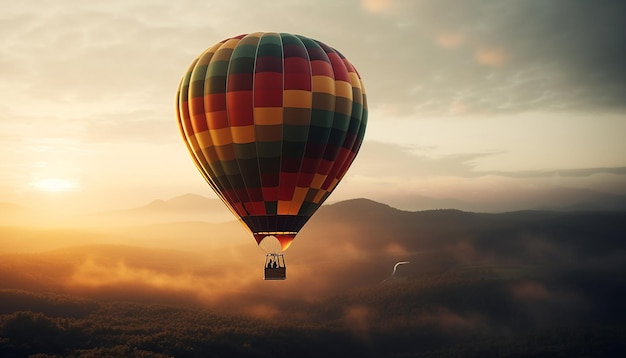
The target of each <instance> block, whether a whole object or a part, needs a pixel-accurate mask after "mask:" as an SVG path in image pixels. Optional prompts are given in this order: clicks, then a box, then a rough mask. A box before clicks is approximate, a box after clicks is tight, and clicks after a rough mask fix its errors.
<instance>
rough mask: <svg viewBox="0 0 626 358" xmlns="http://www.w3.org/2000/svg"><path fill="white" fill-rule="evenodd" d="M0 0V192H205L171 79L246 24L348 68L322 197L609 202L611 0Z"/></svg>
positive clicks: (615, 88)
mask: <svg viewBox="0 0 626 358" xmlns="http://www.w3.org/2000/svg"><path fill="white" fill-rule="evenodd" d="M0 5H1V8H2V9H3V10H2V12H1V13H0V123H1V124H2V125H1V126H0V202H9V203H16V204H20V205H25V206H31V207H41V208H50V209H54V210H67V211H100V210H114V209H121V208H128V207H133V206H139V205H143V204H145V203H148V202H150V201H152V200H154V199H168V198H172V197H175V196H178V195H182V194H185V193H196V194H200V195H204V196H207V197H215V196H214V195H213V193H212V192H211V190H210V188H209V187H208V185H207V184H206V183H205V182H204V181H203V179H202V177H201V176H200V174H199V173H198V172H197V170H196V168H195V167H194V165H193V163H192V161H191V159H190V157H189V154H188V153H187V151H186V148H185V146H184V144H183V142H182V140H181V136H180V134H179V132H178V127H177V123H176V115H175V108H174V100H175V95H176V89H177V86H178V82H179V81H180V78H181V77H182V76H183V74H184V73H185V71H186V70H187V68H188V66H189V65H190V64H191V62H192V61H193V59H194V58H195V57H196V56H197V55H199V54H200V53H201V52H202V51H204V50H205V49H206V48H208V47H210V46H211V45H213V44H214V43H216V42H218V41H221V40H223V39H225V38H228V37H232V36H236V35H239V34H244V33H251V32H256V31H275V32H289V33H296V34H301V35H305V36H307V37H311V38H314V39H317V40H320V41H322V42H324V43H326V44H328V45H330V46H332V47H334V48H336V49H337V50H339V51H340V52H341V53H342V54H344V55H345V56H346V57H347V58H348V59H349V60H350V61H351V62H352V64H354V66H355V67H356V68H357V70H358V71H359V73H360V74H361V76H362V78H363V81H364V84H365V88H366V91H367V96H368V106H369V119H368V128H367V132H366V137H365V142H364V144H363V147H362V149H361V152H360V154H359V156H358V157H357V159H356V161H355V163H354V165H353V166H352V168H351V170H350V171H349V172H348V174H347V176H346V177H345V178H344V180H343V182H342V183H341V184H340V185H339V187H338V188H337V190H336V191H335V192H334V193H333V195H332V196H331V199H330V200H335V201H336V200H345V199H350V198H356V197H368V198H372V199H377V200H380V201H385V200H386V199H387V198H392V197H399V196H404V197H413V196H415V197H416V198H418V197H420V196H424V197H431V198H454V199H458V200H465V201H470V202H471V201H485V200H514V199H515V198H516V197H517V198H518V197H523V196H529V195H530V196H532V195H536V196H540V195H543V194H544V193H545V192H546V191H550V190H556V189H585V190H594V191H598V192H602V193H609V194H620V195H624V194H626V180H625V179H626V177H625V176H626V140H624V134H625V133H626V42H625V41H623V34H624V32H625V30H626V3H624V2H623V1H608V0H595V1H582V0H552V1H545V0H527V1H507V0H493V1H492V0H484V1H477V0H464V1H451V0H450V1H449V0H438V1H419V0H415V1H413V0H345V1H336V0H328V1H326V0H320V1H304V0H302V1H300V0H272V1H267V2H261V1H253V0H250V1H245V0H229V1H191V0H187V1H167V0H151V1H146V0H144V1H140V0H106V1H80V0H56V1H53V0H49V1H44V0H30V1H8V0H0ZM416 200H417V199H416Z"/></svg>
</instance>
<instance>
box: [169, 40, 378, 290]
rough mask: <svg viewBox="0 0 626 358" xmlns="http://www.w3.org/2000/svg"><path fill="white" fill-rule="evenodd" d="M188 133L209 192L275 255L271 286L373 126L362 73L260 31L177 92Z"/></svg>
mask: <svg viewBox="0 0 626 358" xmlns="http://www.w3.org/2000/svg"><path fill="white" fill-rule="evenodd" d="M176 113H177V117H178V124H179V129H180V132H181V134H182V137H183V140H184V143H185V144H186V146H187V149H188V150H189V153H190V154H191V157H192V159H193V161H194V163H195V165H196V167H197V168H198V170H199V171H200V173H201V174H202V175H203V177H204V179H205V180H206V181H207V183H208V184H209V185H210V186H211V188H213V190H214V191H215V192H216V193H217V195H218V196H219V198H220V199H221V200H222V201H223V202H224V204H226V206H227V207H228V208H229V209H230V211H231V212H232V213H233V214H234V215H235V217H236V218H237V219H238V220H239V221H240V222H241V223H242V224H243V226H244V227H245V228H246V229H247V230H249V231H250V232H251V234H252V235H253V237H254V239H255V240H256V242H257V244H258V245H259V246H260V247H262V248H264V249H265V250H266V262H265V263H266V266H265V279H285V278H286V267H285V261H284V254H283V252H284V251H285V250H286V249H287V248H288V247H289V245H291V243H292V241H293V240H294V238H295V237H296V235H297V234H298V232H299V231H300V229H302V227H303V226H304V224H305V223H306V222H307V221H308V220H309V218H310V217H311V215H313V213H315V211H316V210H317V209H318V208H319V207H320V206H321V205H322V203H323V202H324V200H326V198H328V196H329V195H330V194H331V193H332V191H333V190H334V189H335V188H336V187H337V184H338V183H339V182H340V181H341V179H342V178H343V176H344V175H345V174H346V171H347V170H348V168H349V167H350V164H351V163H352V162H353V161H354V159H355V156H356V154H357V152H358V151H359V148H360V147H361V143H362V142H363V137H364V134H365V127H366V124H367V103H366V96H365V89H364V87H363V82H362V81H361V77H360V75H359V73H358V72H357V70H356V69H355V68H354V66H352V64H351V63H350V62H349V61H348V60H347V59H346V58H345V57H344V56H343V55H342V54H341V53H339V52H338V51H337V50H335V49H334V48H332V47H330V46H328V45H325V44H324V43H322V42H320V41H317V40H313V39H310V38H308V37H305V36H300V35H294V34H288V33H275V32H257V33H252V34H245V35H239V36H236V37H232V38H228V39H225V40H223V41H221V42H218V43H216V44H215V45H213V46H211V47H209V48H208V49H207V50H205V51H204V52H203V53H202V54H200V56H198V58H196V59H195V60H194V61H193V63H192V64H191V66H190V67H189V69H188V70H187V72H186V73H185V75H184V76H183V78H182V80H181V82H180V85H179V87H178V92H177V101H176Z"/></svg>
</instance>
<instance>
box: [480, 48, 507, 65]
mask: <svg viewBox="0 0 626 358" xmlns="http://www.w3.org/2000/svg"><path fill="white" fill-rule="evenodd" d="M475 57H476V61H477V62H478V63H479V64H481V65H486V66H492V67H499V66H502V65H504V64H505V63H506V62H507V60H508V55H507V53H506V52H504V50H502V49H499V48H482V49H479V50H477V51H476V54H475Z"/></svg>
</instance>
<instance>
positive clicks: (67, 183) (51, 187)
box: [31, 178, 78, 193]
mask: <svg viewBox="0 0 626 358" xmlns="http://www.w3.org/2000/svg"><path fill="white" fill-rule="evenodd" d="M31 186H32V187H33V188H34V189H35V190H40V191H47V192H50V193H60V192H67V191H74V190H77V189H78V184H77V183H76V182H75V181H72V180H68V179H62V178H44V179H39V180H37V181H35V182H33V183H32V184H31Z"/></svg>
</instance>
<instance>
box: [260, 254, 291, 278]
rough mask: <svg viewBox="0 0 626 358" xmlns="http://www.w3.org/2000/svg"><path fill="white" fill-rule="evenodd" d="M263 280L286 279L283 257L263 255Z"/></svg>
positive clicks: (280, 255) (281, 255) (279, 255)
mask: <svg viewBox="0 0 626 358" xmlns="http://www.w3.org/2000/svg"><path fill="white" fill-rule="evenodd" d="M263 278H264V279H265V280H266V281H271V280H285V279H287V266H285V255H283V254H267V255H265V270H264V277H263Z"/></svg>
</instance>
